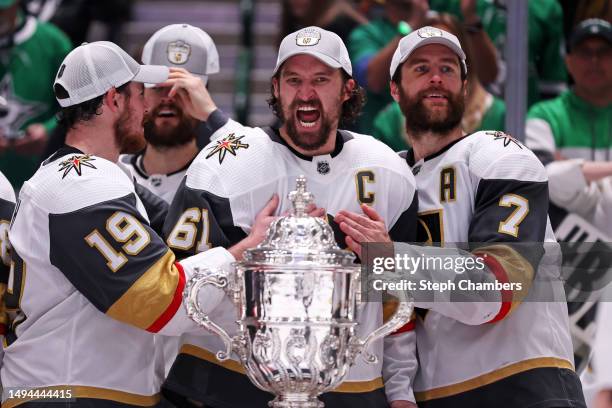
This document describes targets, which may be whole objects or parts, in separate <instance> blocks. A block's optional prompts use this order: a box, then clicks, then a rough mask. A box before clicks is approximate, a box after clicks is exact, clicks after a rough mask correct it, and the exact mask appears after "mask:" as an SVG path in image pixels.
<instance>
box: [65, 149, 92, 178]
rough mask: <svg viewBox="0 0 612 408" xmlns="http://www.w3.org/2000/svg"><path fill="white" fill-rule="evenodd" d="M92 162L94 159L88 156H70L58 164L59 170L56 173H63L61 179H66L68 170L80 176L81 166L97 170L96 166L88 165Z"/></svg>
mask: <svg viewBox="0 0 612 408" xmlns="http://www.w3.org/2000/svg"><path fill="white" fill-rule="evenodd" d="M94 160H96V159H95V158H94V157H91V156H89V155H88V154H86V155H81V156H72V157H70V158H69V159H67V160H64V161H63V162H61V163H60V164H59V166H60V168H59V170H58V171H63V172H64V174H63V175H62V179H63V178H64V177H66V176H67V175H68V173H70V170H72V169H74V171H76V173H77V174H78V175H79V176H80V175H81V173H82V170H81V167H82V166H85V167H89V168H92V169H97V167H96V166H94V165H93V164H91V163H90V162H92V161H94Z"/></svg>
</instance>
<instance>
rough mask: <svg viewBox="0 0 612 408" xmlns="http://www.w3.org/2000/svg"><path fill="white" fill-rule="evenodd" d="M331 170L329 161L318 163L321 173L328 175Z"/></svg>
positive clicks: (318, 169)
mask: <svg viewBox="0 0 612 408" xmlns="http://www.w3.org/2000/svg"><path fill="white" fill-rule="evenodd" d="M330 170H331V167H330V166H329V162H328V161H325V160H323V161H320V162H318V163H317V171H318V172H319V174H322V175H326V174H327V173H329V171H330Z"/></svg>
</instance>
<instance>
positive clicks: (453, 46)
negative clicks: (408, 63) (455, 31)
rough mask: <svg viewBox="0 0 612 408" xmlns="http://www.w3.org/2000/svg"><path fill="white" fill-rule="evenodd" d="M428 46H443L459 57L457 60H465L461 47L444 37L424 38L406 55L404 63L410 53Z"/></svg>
mask: <svg viewBox="0 0 612 408" xmlns="http://www.w3.org/2000/svg"><path fill="white" fill-rule="evenodd" d="M430 44H440V45H444V46H446V47H448V48H450V49H451V50H453V52H454V53H455V54H457V55H458V56H459V58H461V59H462V60H464V59H465V52H463V50H462V49H461V47H459V46H457V44H455V43H454V42H452V41H451V40H449V39H448V38H444V37H429V38H424V39H422V40H421V41H419V43H418V44H417V46H416V47H414V48H413V49H412V51H410V54H408V56H407V57H406V58H404V61H405V60H407V59H408V57H409V56H410V55H412V53H413V52H414V51H415V50H418V49H419V48H421V47H424V46H426V45H430ZM404 61H402V62H404Z"/></svg>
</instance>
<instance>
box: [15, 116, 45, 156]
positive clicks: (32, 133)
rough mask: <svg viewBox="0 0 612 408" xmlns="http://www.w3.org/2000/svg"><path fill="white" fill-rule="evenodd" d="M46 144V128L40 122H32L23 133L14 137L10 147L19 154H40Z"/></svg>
mask: <svg viewBox="0 0 612 408" xmlns="http://www.w3.org/2000/svg"><path fill="white" fill-rule="evenodd" d="M46 145H47V129H45V127H44V126H43V125H41V124H40V123H34V124H32V125H30V126H28V127H27V128H26V131H25V135H24V136H23V137H22V138H20V139H15V140H13V142H12V145H11V147H12V148H13V149H14V150H15V151H16V152H17V153H19V154H25V155H40V154H42V152H43V150H45V146H46Z"/></svg>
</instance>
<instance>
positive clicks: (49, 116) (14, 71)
mask: <svg viewBox="0 0 612 408" xmlns="http://www.w3.org/2000/svg"><path fill="white" fill-rule="evenodd" d="M71 49H72V45H71V44H70V40H69V39H68V37H67V36H66V35H65V34H64V33H63V32H62V31H60V30H59V29H58V28H57V27H55V26H54V25H52V24H49V23H44V22H40V21H37V20H36V19H35V18H33V17H27V18H25V19H24V20H23V23H22V26H21V27H20V28H19V29H18V31H17V32H16V33H15V35H14V45H13V46H12V47H11V48H8V49H5V50H0V95H1V96H3V97H4V98H5V99H6V101H7V104H8V106H7V112H6V113H5V114H4V115H0V132H1V133H3V134H8V135H14V134H16V133H18V132H19V131H23V130H25V129H26V128H27V127H28V125H30V124H33V123H41V124H43V125H44V126H45V128H46V129H47V132H48V134H50V131H51V130H53V128H54V127H55V126H56V119H55V113H56V112H57V111H58V109H59V105H58V104H57V101H56V99H55V96H54V95H53V80H54V79H55V74H56V73H57V69H58V68H59V66H60V64H61V62H62V60H63V59H64V57H65V56H66V54H68V52H70V50H71ZM38 162H39V158H38V157H36V156H22V155H19V154H17V153H15V152H13V151H8V152H5V153H0V171H1V172H2V173H4V175H5V176H6V177H7V178H8V179H9V181H10V182H11V184H12V185H13V187H15V188H19V187H20V186H21V185H22V184H23V182H24V181H25V180H27V179H28V178H30V177H31V176H32V174H34V172H35V171H36V168H37V166H38Z"/></svg>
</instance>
